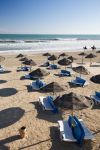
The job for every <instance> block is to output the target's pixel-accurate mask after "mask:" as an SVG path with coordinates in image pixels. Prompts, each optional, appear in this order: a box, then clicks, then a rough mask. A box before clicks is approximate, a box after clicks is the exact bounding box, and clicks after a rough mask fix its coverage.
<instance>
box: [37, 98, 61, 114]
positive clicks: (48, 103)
mask: <svg viewBox="0 0 100 150" xmlns="http://www.w3.org/2000/svg"><path fill="white" fill-rule="evenodd" d="M39 103H40V105H41V106H42V109H43V110H51V111H52V112H54V113H58V109H57V108H56V106H55V105H54V103H53V97H51V96H47V97H43V96H41V97H39Z"/></svg>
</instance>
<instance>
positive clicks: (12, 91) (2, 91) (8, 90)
mask: <svg viewBox="0 0 100 150" xmlns="http://www.w3.org/2000/svg"><path fill="white" fill-rule="evenodd" d="M17 92H18V91H17V90H16V89H14V88H3V89H0V96H1V97H7V96H11V95H14V94H16V93H17Z"/></svg>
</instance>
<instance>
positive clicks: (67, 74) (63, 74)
mask: <svg viewBox="0 0 100 150" xmlns="http://www.w3.org/2000/svg"><path fill="white" fill-rule="evenodd" d="M59 75H60V76H71V75H73V71H69V70H61V72H60V73H59Z"/></svg>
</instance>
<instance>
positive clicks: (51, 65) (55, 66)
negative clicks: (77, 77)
mask: <svg viewBox="0 0 100 150" xmlns="http://www.w3.org/2000/svg"><path fill="white" fill-rule="evenodd" d="M48 69H60V68H59V67H58V66H57V65H55V64H50V65H49V66H48Z"/></svg>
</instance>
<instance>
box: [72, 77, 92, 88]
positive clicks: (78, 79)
mask: <svg viewBox="0 0 100 150" xmlns="http://www.w3.org/2000/svg"><path fill="white" fill-rule="evenodd" d="M71 83H73V84H76V85H79V86H82V87H84V86H87V85H88V84H89V83H88V82H87V81H86V80H85V79H82V78H81V77H76V79H75V80H72V81H71Z"/></svg>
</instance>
